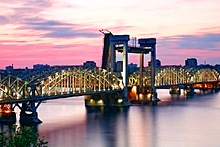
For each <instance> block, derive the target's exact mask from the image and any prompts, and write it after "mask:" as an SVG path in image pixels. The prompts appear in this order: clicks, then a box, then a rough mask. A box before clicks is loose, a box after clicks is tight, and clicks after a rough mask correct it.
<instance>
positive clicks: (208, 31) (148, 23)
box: [0, 0, 220, 69]
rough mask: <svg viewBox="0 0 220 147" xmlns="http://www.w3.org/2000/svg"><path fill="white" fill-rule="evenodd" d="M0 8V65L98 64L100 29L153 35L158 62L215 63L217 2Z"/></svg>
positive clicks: (37, 3)
mask: <svg viewBox="0 0 220 147" xmlns="http://www.w3.org/2000/svg"><path fill="white" fill-rule="evenodd" d="M0 9H1V12H0V26H1V27H0V51H1V53H0V68H1V69H4V68H5V66H8V65H12V64H13V65H14V67H15V68H24V67H32V65H33V64H49V65H79V64H80V65H81V64H82V63H83V62H84V61H86V60H93V61H95V62H96V63H97V65H98V66H100V65H101V59H102V49H103V34H101V33H100V32H99V30H100V29H108V30H109V31H111V32H112V33H113V34H128V35H130V37H137V38H147V37H155V38H157V58H158V59H160V60H161V62H162V65H174V64H175V65H180V64H181V65H183V64H184V60H185V59H186V58H192V57H194V58H197V59H198V63H199V64H203V63H208V64H212V65H215V64H220V58H219V57H220V50H219V49H220V20H219V18H220V5H219V0H163V1H160V0H154V1H150V0H129V1H127V0H111V1H103V0H92V1H91V0H80V1H71V0H19V1H17V0H7V1H1V2H0ZM133 59H134V58H133V57H131V58H130V59H129V62H137V61H136V60H135V59H134V60H133ZM146 62H147V61H146Z"/></svg>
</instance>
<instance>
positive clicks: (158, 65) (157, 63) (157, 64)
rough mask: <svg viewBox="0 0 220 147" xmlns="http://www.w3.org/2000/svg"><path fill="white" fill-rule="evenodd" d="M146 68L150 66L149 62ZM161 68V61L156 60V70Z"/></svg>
mask: <svg viewBox="0 0 220 147" xmlns="http://www.w3.org/2000/svg"><path fill="white" fill-rule="evenodd" d="M148 66H151V61H149V62H148ZM160 66H161V61H160V60H159V59H157V60H156V68H157V67H160Z"/></svg>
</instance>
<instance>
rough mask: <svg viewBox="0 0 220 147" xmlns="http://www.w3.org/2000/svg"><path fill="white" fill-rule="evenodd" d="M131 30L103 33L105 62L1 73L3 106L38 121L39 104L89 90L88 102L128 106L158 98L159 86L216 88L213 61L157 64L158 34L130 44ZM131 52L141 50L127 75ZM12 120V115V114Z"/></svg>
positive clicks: (189, 91) (218, 78)
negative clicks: (118, 58) (119, 66)
mask: <svg viewBox="0 0 220 147" xmlns="http://www.w3.org/2000/svg"><path fill="white" fill-rule="evenodd" d="M128 40H129V36H128V35H113V34H111V33H107V34H105V38H104V49H103V60H102V61H103V63H102V68H84V67H82V66H75V67H71V68H59V67H56V68H49V69H46V70H37V71H33V72H30V73H25V74H20V75H16V76H13V75H10V74H6V75H3V74H2V75H0V105H1V109H0V112H2V113H3V114H5V115H7V114H10V113H13V112H14V111H13V110H14V108H15V107H18V108H19V109H20V110H21V111H20V121H21V122H34V123H40V122H41V121H40V120H39V118H38V113H37V108H38V107H39V106H40V104H41V103H42V102H44V101H46V100H52V99H58V98H67V97H75V96H85V105H86V106H129V105H130V104H131V103H133V102H134V103H137V102H138V103H157V101H158V98H157V93H156V89H160V88H169V89H170V93H171V94H173V93H175V94H180V89H184V90H185V92H186V95H193V94H194V89H200V90H203V91H206V90H213V91H217V90H218V89H219V87H220V73H219V72H218V70H216V69H215V68H214V67H213V66H210V65H201V66H197V67H194V68H192V67H191V68H187V67H182V66H162V67H159V68H155V60H156V53H155V44H156V39H154V38H153V39H152V38H150V39H140V40H139V44H140V46H138V47H135V46H130V47H129V46H128ZM116 51H117V52H119V53H122V54H123V72H122V73H117V72H115V54H116ZM128 53H138V54H140V69H139V71H137V72H135V73H133V74H131V75H128V72H127V66H128V65H127V64H128V63H127V62H128V61H127V60H128V59H127V57H128ZM148 53H151V65H152V66H151V67H147V68H144V65H143V60H144V58H143V55H144V54H148ZM12 120H14V117H13V118H12Z"/></svg>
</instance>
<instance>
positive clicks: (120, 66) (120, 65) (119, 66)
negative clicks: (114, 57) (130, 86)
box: [116, 61, 123, 72]
mask: <svg viewBox="0 0 220 147" xmlns="http://www.w3.org/2000/svg"><path fill="white" fill-rule="evenodd" d="M122 71H123V61H117V62H116V72H122Z"/></svg>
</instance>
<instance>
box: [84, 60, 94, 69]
mask: <svg viewBox="0 0 220 147" xmlns="http://www.w3.org/2000/svg"><path fill="white" fill-rule="evenodd" d="M83 67H86V68H94V67H96V63H95V62H94V61H86V62H84V63H83Z"/></svg>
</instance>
